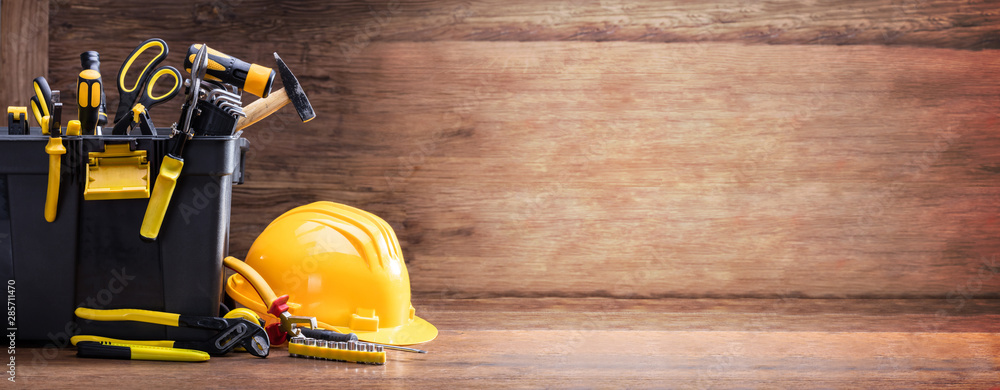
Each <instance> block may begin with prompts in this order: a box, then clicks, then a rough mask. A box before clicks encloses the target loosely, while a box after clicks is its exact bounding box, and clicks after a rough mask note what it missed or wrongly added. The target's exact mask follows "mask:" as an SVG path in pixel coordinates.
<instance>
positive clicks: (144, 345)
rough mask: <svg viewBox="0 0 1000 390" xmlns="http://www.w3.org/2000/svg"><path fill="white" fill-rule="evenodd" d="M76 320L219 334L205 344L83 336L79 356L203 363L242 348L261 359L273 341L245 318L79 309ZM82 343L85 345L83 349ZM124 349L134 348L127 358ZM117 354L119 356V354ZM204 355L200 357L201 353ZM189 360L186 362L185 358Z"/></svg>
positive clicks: (74, 340) (76, 338)
mask: <svg viewBox="0 0 1000 390" xmlns="http://www.w3.org/2000/svg"><path fill="white" fill-rule="evenodd" d="M76 316H77V317H80V318H83V319H88V320H94V321H136V322H146V323H151V324H160V325H166V326H183V327H189V328H198V329H209V330H217V331H218V333H216V334H215V335H214V336H212V337H211V338H209V339H208V340H204V341H172V340H118V339H112V338H108V337H101V336H89V335H80V336H73V338H72V339H71V340H70V341H71V342H72V343H73V345H76V346H77V347H80V349H79V350H78V356H81V357H100V358H119V359H137V360H182V361H203V360H208V356H209V355H212V356H217V355H223V354H226V353H228V352H229V351H232V350H233V349H234V348H237V347H242V348H244V349H246V350H247V352H250V354H251V355H254V356H257V357H267V355H268V352H269V351H270V341H269V340H268V337H267V333H266V332H265V331H264V328H262V327H261V326H260V323H256V322H254V321H250V320H248V319H247V317H246V316H245V315H242V316H234V317H235V318H230V316H229V315H227V316H226V317H197V316H186V315H180V314H174V313H164V312H159V311H150V310H134V309H115V310H97V309H88V308H85V307H78V308H77V309H76ZM80 343H84V344H83V346H82V347H81V345H80ZM122 347H128V348H131V350H130V353H129V354H125V353H124V351H123V350H121V348H122ZM116 351H117V352H116ZM198 351H200V352H201V353H200V354H198V353H197V352H198ZM182 355H184V356H187V358H182V357H181V356H182Z"/></svg>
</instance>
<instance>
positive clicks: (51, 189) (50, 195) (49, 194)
mask: <svg viewBox="0 0 1000 390" xmlns="http://www.w3.org/2000/svg"><path fill="white" fill-rule="evenodd" d="M45 153H48V155H49V185H48V188H47V189H46V191H45V220H46V221H49V222H52V221H55V220H56V209H57V207H58V206H59V179H60V176H61V174H62V155H64V154H66V147H64V146H63V144H62V137H53V138H49V143H48V144H46V145H45Z"/></svg>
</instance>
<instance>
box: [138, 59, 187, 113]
mask: <svg viewBox="0 0 1000 390" xmlns="http://www.w3.org/2000/svg"><path fill="white" fill-rule="evenodd" d="M161 78H170V79H172V81H171V83H172V84H167V85H169V86H170V88H169V89H168V90H167V92H164V93H163V94H162V95H159V96H156V95H153V87H155V86H156V82H157V81H159V80H160V79H161ZM181 80H183V78H182V77H181V72H179V71H177V69H175V68H174V67H172V66H164V67H161V68H157V69H156V72H154V73H153V76H151V77H150V78H149V82H147V83H146V88H145V89H144V90H142V95H141V96H139V98H138V99H136V100H135V103H136V104H142V105H144V106H146V108H150V107H153V106H155V105H157V104H160V103H163V102H165V101H167V100H170V99H173V98H174V96H176V95H177V92H178V91H180V90H181V83H182V81H181Z"/></svg>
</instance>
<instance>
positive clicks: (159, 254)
mask: <svg viewBox="0 0 1000 390" xmlns="http://www.w3.org/2000/svg"><path fill="white" fill-rule="evenodd" d="M108 130H110V129H108ZM159 133H160V134H164V135H127V136H110V135H109V136H64V137H62V144H63V145H64V146H65V148H66V154H64V155H62V170H61V178H60V186H59V198H58V209H57V216H56V219H55V220H54V221H53V222H51V223H50V222H47V221H46V220H45V218H44V216H43V214H44V211H43V210H44V204H45V198H46V188H47V180H48V169H49V155H48V154H46V152H45V146H46V144H47V143H48V141H49V137H48V136H47V135H43V134H42V133H41V130H40V129H38V128H33V129H31V134H27V135H9V134H8V131H7V128H3V127H0V277H2V280H3V282H4V283H7V284H8V286H9V288H8V307H14V308H15V315H14V316H12V317H14V318H8V320H11V319H16V326H14V327H13V328H16V331H15V332H16V335H17V339H18V340H25V341H28V342H40V343H47V344H52V345H55V346H56V347H60V348H61V347H64V346H66V345H68V342H69V337H71V336H73V335H75V334H92V335H100V336H107V337H113V338H119V339H161V340H202V339H205V338H207V337H208V336H209V335H210V334H211V333H206V332H205V331H200V330H193V329H184V328H175V327H166V326H162V325H154V324H145V323H138V322H99V321H87V320H80V319H77V318H76V317H75V316H74V314H73V311H74V309H75V308H76V307H78V306H85V307H91V308H98V309H125V308H127V309H146V310H157V311H166V312H171V313H180V314H187V315H200V316H217V315H219V303H220V297H221V294H222V259H223V257H224V256H225V255H226V254H227V251H228V247H229V217H230V206H231V200H232V186H233V184H240V183H242V182H243V163H244V157H245V155H246V151H247V149H248V147H249V142H248V141H247V140H246V139H245V138H241V137H240V134H241V133H237V134H235V135H232V136H199V137H194V138H193V139H191V140H190V141H189V142H188V143H187V146H186V147H185V150H184V156H183V158H184V167H183V170H182V172H181V176H180V178H179V179H178V181H177V187H176V189H175V190H174V193H173V197H172V199H171V201H170V205H169V208H168V209H167V212H166V215H165V218H164V220H163V225H162V228H161V230H160V234H159V237H158V239H157V240H156V241H147V240H144V239H143V238H142V237H141V236H140V234H139V227H140V225H141V223H142V219H143V215H144V213H145V210H146V205H147V203H148V201H149V199H148V195H145V197H143V196H142V186H143V185H145V186H146V190H147V194H148V193H149V192H151V190H152V188H153V186H154V185H155V184H156V183H155V182H154V181H155V179H156V176H157V172H159V168H160V163H161V162H162V160H163V156H164V155H165V154H166V152H167V150H168V146H169V142H168V140H169V138H168V135H166V134H169V130H165V131H159ZM101 169H103V171H102V170H101ZM144 171H145V172H147V173H146V175H145V177H143V174H142V172H144ZM116 172H117V173H116ZM98 174H101V175H105V176H103V177H98V176H97V175H98ZM107 175H110V176H107ZM109 180H110V182H112V183H114V185H112V186H105V187H101V186H100V183H104V184H105V185H106V184H107V183H109ZM122 180H124V181H125V182H127V183H126V184H125V185H122V184H121V182H122ZM95 183H97V184H95ZM116 186H117V187H116ZM85 192H86V194H85ZM137 194H138V195H137ZM129 197H131V198H129ZM10 287H13V288H10ZM11 303H13V305H11ZM8 314H11V313H8ZM9 317H11V316H9ZM8 328H11V326H9V324H8Z"/></svg>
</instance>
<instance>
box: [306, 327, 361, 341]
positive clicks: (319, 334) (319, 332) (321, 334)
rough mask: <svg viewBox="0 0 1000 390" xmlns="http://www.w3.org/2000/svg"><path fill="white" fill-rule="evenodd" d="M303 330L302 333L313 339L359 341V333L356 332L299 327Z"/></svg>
mask: <svg viewBox="0 0 1000 390" xmlns="http://www.w3.org/2000/svg"><path fill="white" fill-rule="evenodd" d="M298 329H299V330H300V331H302V335H303V336H305V337H308V338H311V339H320V340H327V341H337V342H347V341H358V335H356V334H354V333H340V332H334V331H332V330H326V329H313V328H298Z"/></svg>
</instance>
